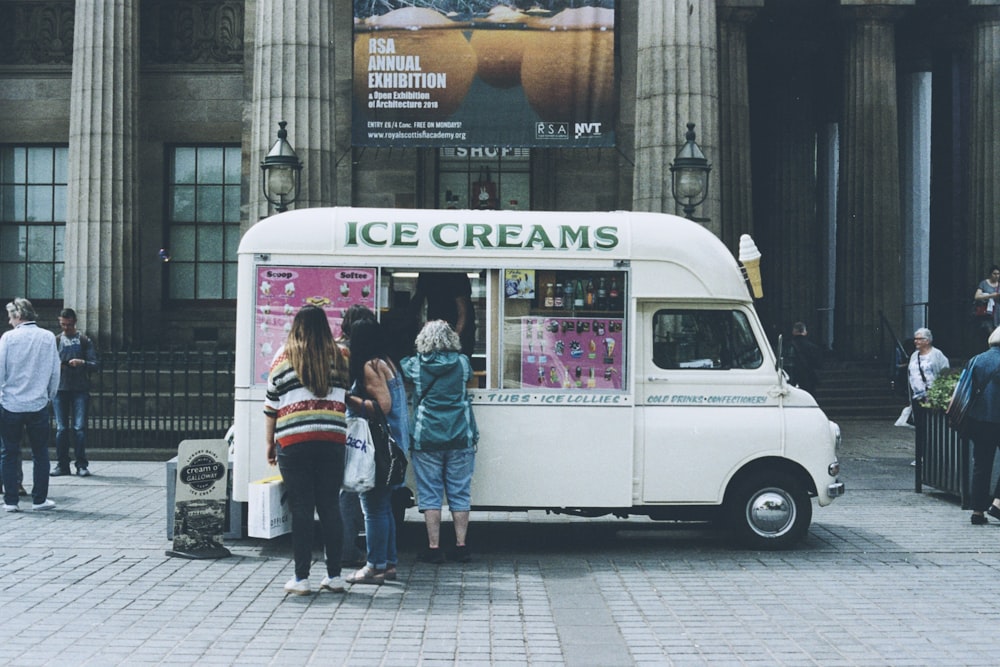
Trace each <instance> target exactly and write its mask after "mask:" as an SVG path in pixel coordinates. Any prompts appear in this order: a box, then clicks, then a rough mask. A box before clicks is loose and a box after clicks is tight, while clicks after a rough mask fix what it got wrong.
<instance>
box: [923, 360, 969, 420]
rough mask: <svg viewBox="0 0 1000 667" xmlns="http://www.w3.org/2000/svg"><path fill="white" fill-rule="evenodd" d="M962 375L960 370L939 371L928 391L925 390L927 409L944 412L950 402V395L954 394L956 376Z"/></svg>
mask: <svg viewBox="0 0 1000 667" xmlns="http://www.w3.org/2000/svg"><path fill="white" fill-rule="evenodd" d="M961 374H962V369H961V368H946V369H944V370H943V371H941V373H940V374H938V376H937V377H936V378H934V382H931V387H930V389H928V390H927V405H928V407H931V408H935V409H937V410H942V411H943V410H946V409H947V408H948V403H949V402H950V401H951V395H952V394H954V393H955V385H956V384H958V376H959V375H961Z"/></svg>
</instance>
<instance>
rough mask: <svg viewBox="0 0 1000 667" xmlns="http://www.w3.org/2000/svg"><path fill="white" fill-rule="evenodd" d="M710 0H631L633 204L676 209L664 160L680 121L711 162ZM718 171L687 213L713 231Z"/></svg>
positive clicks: (678, 141) (714, 114)
mask: <svg viewBox="0 0 1000 667" xmlns="http://www.w3.org/2000/svg"><path fill="white" fill-rule="evenodd" d="M716 30H717V25H716V14H715V2H687V1H682V0H639V15H638V39H637V41H638V45H639V46H638V53H637V60H638V65H637V71H636V105H635V106H636V109H635V134H636V137H635V177H634V180H633V183H634V187H633V193H632V197H633V202H632V204H633V208H634V209H635V210H637V211H665V212H670V213H677V214H680V213H681V210H680V207H679V206H677V204H676V202H675V201H674V198H673V195H672V194H671V190H670V163H671V162H672V161H673V159H674V156H675V155H676V154H677V151H678V150H680V148H681V146H683V145H684V133H685V131H686V129H687V128H686V125H687V123H694V124H695V132H696V133H697V142H698V145H699V146H701V149H702V151H703V152H704V153H705V156H706V157H707V158H708V160H709V162H712V163H713V164H714V163H715V162H716V161H717V160H716V157H717V155H718V152H719V151H718V147H719V122H718V111H717V109H718V103H719V95H718V72H717V67H716ZM718 182H719V179H718V171H717V170H713V172H712V174H711V176H710V179H709V188H708V198H707V199H706V200H705V202H704V203H703V204H702V205H701V206H700V207H698V210H697V211H696V212H695V215H696V216H698V217H700V218H708V219H709V222H707V223H706V226H707V227H708V228H709V229H711V230H712V231H713V232H715V233H716V234H718V233H719V230H720V228H721V227H720V221H719V211H720V207H719V185H718Z"/></svg>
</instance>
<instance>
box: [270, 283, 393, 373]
mask: <svg viewBox="0 0 1000 667" xmlns="http://www.w3.org/2000/svg"><path fill="white" fill-rule="evenodd" d="M356 303H358V304H361V305H362V306H366V307H367V308H370V309H371V310H375V269H367V268H331V267H315V266H313V267H310V266H259V267H257V299H256V308H255V309H254V312H255V315H254V344H253V349H254V365H253V368H254V382H255V383H258V384H263V383H265V382H267V375H268V372H269V371H270V369H271V361H272V360H273V359H274V355H275V353H276V352H277V351H278V349H279V348H280V347H281V346H282V345H283V344H284V342H285V338H286V337H287V336H288V332H289V331H291V329H292V320H293V319H294V318H295V313H297V312H298V311H299V309H300V308H302V306H305V305H312V306H317V307H319V308H322V309H323V310H324V311H326V317H327V319H328V320H329V322H330V329H331V331H332V332H333V336H334V338H339V337H340V334H341V331H340V322H341V321H342V320H343V319H344V312H345V311H346V310H347V309H348V308H349V307H350V306H352V305H353V304H356Z"/></svg>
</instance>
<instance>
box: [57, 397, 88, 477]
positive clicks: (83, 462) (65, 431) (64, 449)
mask: <svg viewBox="0 0 1000 667" xmlns="http://www.w3.org/2000/svg"><path fill="white" fill-rule="evenodd" d="M87 403H88V396H87V392H85V391H59V392H56V398H55V400H54V401H52V412H54V413H55V416H56V462H57V464H58V465H59V467H60V468H61V469H62V470H69V438H70V431H71V430H72V432H73V439H74V443H73V456H75V457H76V469H77V470H79V469H80V468H86V467H87V466H88V463H87V452H86V444H87V430H86V429H87Z"/></svg>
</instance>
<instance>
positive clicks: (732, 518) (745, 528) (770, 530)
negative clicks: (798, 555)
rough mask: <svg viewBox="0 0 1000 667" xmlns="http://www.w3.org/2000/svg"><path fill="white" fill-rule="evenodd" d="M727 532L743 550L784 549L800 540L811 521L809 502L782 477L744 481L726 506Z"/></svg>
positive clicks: (798, 486)
mask: <svg viewBox="0 0 1000 667" xmlns="http://www.w3.org/2000/svg"><path fill="white" fill-rule="evenodd" d="M725 512H726V515H727V517H728V519H729V526H730V529H731V530H732V531H733V534H734V536H735V537H736V539H737V540H738V541H739V542H740V543H741V544H743V545H744V546H747V547H750V548H753V549H787V548H789V547H791V546H792V545H793V544H795V543H796V542H798V541H799V540H801V539H802V538H803V537H804V536H805V534H806V531H807V530H809V523H810V522H811V521H812V502H811V501H810V500H809V494H807V493H806V491H805V489H804V488H803V486H802V485H801V484H800V483H798V482H797V481H796V480H795V479H794V478H792V477H791V476H789V475H785V474H782V473H769V474H767V475H758V476H755V477H751V478H749V479H746V480H744V481H743V482H741V483H740V484H739V486H737V487H736V489H735V491H734V492H733V493H732V494H731V495H730V497H729V499H728V500H727V502H726V508H725Z"/></svg>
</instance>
